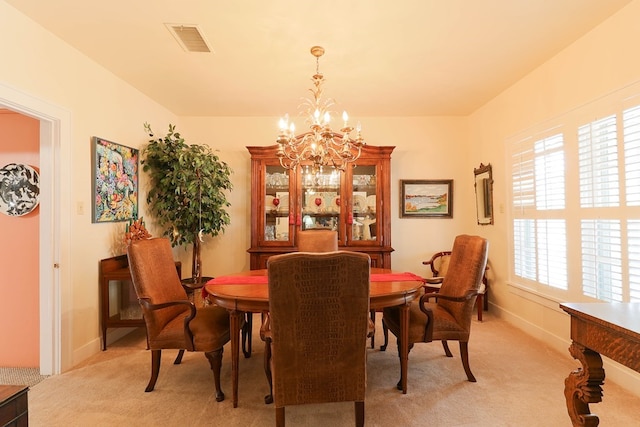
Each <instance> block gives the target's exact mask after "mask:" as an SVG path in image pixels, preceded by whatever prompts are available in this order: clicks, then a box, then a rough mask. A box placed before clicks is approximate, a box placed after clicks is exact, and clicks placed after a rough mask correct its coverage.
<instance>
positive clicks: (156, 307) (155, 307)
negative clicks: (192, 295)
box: [138, 297, 196, 351]
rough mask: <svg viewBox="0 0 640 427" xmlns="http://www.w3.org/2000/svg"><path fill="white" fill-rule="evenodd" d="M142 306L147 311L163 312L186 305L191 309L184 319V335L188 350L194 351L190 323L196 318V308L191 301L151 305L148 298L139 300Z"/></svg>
mask: <svg viewBox="0 0 640 427" xmlns="http://www.w3.org/2000/svg"><path fill="white" fill-rule="evenodd" d="M138 301H139V302H140V304H141V305H142V306H143V307H144V308H146V309H147V310H161V309H163V308H168V307H174V306H177V305H185V306H187V307H188V308H189V313H188V314H187V315H186V316H185V318H184V335H185V339H186V343H187V350H188V351H193V349H194V345H193V333H192V332H191V329H190V328H189V323H191V321H192V320H193V318H194V317H196V306H195V304H194V303H192V302H191V301H189V300H175V301H167V302H163V303H161V304H151V303H150V302H149V299H148V298H146V297H143V298H138Z"/></svg>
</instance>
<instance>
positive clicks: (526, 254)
mask: <svg viewBox="0 0 640 427" xmlns="http://www.w3.org/2000/svg"><path fill="white" fill-rule="evenodd" d="M535 230H536V229H535V220H533V219H516V220H514V221H513V245H514V248H513V249H514V267H515V272H516V275H518V276H520V277H523V278H525V279H530V280H536V277H537V275H536V265H537V256H536V231H535Z"/></svg>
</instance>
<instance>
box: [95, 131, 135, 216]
mask: <svg viewBox="0 0 640 427" xmlns="http://www.w3.org/2000/svg"><path fill="white" fill-rule="evenodd" d="M138 158H139V154H138V150H136V149H135V148H129V147H125V146H124V145H120V144H116V143H115V142H111V141H107V140H105V139H102V138H98V137H93V189H94V191H93V208H92V221H93V222H94V223H95V222H112V221H129V220H135V219H136V218H137V216H138Z"/></svg>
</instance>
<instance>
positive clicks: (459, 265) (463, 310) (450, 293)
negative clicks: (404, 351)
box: [382, 235, 489, 387]
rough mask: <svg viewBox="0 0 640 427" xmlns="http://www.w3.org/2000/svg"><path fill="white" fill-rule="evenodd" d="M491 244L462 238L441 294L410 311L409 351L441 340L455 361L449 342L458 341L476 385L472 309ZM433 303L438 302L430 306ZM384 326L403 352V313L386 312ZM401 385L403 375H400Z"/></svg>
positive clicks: (457, 242)
mask: <svg viewBox="0 0 640 427" xmlns="http://www.w3.org/2000/svg"><path fill="white" fill-rule="evenodd" d="M488 252H489V244H488V242H487V240H486V239H484V238H482V237H479V236H469V235H459V236H457V237H456V238H455V241H454V243H453V248H452V250H451V260H450V262H449V270H448V271H447V275H446V276H444V279H443V280H442V286H441V287H440V291H439V292H438V293H425V294H424V295H422V297H421V298H420V302H419V304H411V306H410V307H409V342H408V346H409V350H411V348H412V347H413V345H414V344H415V343H420V342H431V341H434V340H440V341H441V342H442V346H443V348H444V352H445V354H446V356H447V357H453V355H452V354H451V351H450V350H449V345H448V344H447V341H448V340H451V341H458V342H459V344H460V356H461V359H462V366H463V367H464V370H465V373H466V374H467V379H468V380H469V381H471V382H476V378H475V377H474V376H473V373H472V372H471V369H470V367H469V352H468V343H469V335H470V332H471V317H472V315H473V306H474V303H475V301H476V297H477V295H478V290H479V289H480V285H481V283H482V276H483V275H484V271H485V267H486V265H487V255H488ZM431 299H433V300H435V302H430V300H431ZM382 325H383V328H384V329H387V328H388V330H390V331H391V332H392V333H393V334H394V335H395V336H396V338H397V339H398V349H399V348H400V309H399V308H398V307H390V308H385V309H384V311H383V317H382ZM400 376H401V378H400V382H398V387H399V386H400V384H401V382H402V374H401V375H400Z"/></svg>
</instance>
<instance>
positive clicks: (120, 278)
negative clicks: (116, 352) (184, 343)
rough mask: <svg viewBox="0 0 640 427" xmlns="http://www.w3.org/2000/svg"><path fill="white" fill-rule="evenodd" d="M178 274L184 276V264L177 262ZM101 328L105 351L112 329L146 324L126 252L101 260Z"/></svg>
mask: <svg viewBox="0 0 640 427" xmlns="http://www.w3.org/2000/svg"><path fill="white" fill-rule="evenodd" d="M176 269H177V270H178V277H182V263H181V262H179V261H177V262H176ZM98 274H99V277H100V327H101V329H102V350H103V351H104V350H106V349H107V329H108V328H132V327H140V326H144V319H143V318H142V309H141V308H140V304H139V303H138V297H137V296H136V291H135V289H134V288H133V282H132V281H131V272H130V271H129V260H128V259H127V256H126V255H118V256H115V257H112V258H106V259H103V260H100V270H99V273H98Z"/></svg>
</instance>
